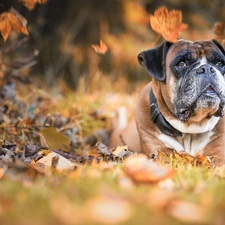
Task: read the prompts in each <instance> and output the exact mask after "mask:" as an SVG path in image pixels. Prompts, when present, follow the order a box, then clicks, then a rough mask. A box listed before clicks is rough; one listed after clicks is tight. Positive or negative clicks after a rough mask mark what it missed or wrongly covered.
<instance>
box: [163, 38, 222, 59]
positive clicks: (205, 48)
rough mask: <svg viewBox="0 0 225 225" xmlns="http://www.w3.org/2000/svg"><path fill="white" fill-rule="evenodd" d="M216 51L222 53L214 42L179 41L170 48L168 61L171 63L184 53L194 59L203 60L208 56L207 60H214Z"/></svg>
mask: <svg viewBox="0 0 225 225" xmlns="http://www.w3.org/2000/svg"><path fill="white" fill-rule="evenodd" d="M215 51H219V52H220V49H219V48H218V47H217V46H216V45H215V44H214V43H213V42H212V41H196V42H191V41H186V40H179V41H178V42H177V43H175V44H173V45H172V46H171V47H170V49H169V51H168V53H167V56H168V57H167V61H169V62H171V61H172V60H173V58H174V57H176V56H177V55H178V54H179V53H181V54H182V52H189V53H190V54H191V57H192V58H194V59H201V58H203V57H204V56H206V58H212V57H213V54H214V52H215ZM171 56H173V57H171Z"/></svg>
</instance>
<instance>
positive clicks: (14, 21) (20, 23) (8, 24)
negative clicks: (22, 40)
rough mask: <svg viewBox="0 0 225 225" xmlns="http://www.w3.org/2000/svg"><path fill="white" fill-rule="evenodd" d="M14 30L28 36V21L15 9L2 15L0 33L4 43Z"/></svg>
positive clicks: (0, 15) (0, 17) (0, 16)
mask: <svg viewBox="0 0 225 225" xmlns="http://www.w3.org/2000/svg"><path fill="white" fill-rule="evenodd" d="M24 24H25V25H24ZM12 29H14V30H15V31H16V32H18V33H23V34H25V35H28V30H27V27H26V19H25V18H24V17H23V16H22V15H20V14H19V13H18V12H17V11H16V10H15V9H13V8H12V9H11V12H5V13H2V14H0V33H1V35H2V37H3V39H4V41H6V40H7V39H8V36H9V34H10V32H11V30H12Z"/></svg>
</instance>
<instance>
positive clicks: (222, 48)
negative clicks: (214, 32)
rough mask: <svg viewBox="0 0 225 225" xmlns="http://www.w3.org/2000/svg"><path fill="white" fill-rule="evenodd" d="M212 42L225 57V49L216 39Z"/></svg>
mask: <svg viewBox="0 0 225 225" xmlns="http://www.w3.org/2000/svg"><path fill="white" fill-rule="evenodd" d="M212 42H213V43H214V44H215V45H216V46H217V47H218V48H219V49H220V51H221V52H222V53H223V54H224V55H225V49H224V47H223V46H222V45H221V44H220V43H219V42H218V41H217V40H215V39H213V40H212Z"/></svg>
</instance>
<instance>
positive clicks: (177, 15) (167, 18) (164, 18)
mask: <svg viewBox="0 0 225 225" xmlns="http://www.w3.org/2000/svg"><path fill="white" fill-rule="evenodd" d="M150 24H151V27H152V29H153V30H154V31H156V32H157V33H159V34H161V35H162V36H163V37H164V38H165V39H166V40H167V41H170V42H177V39H178V37H179V34H180V32H182V31H184V30H185V29H186V28H187V24H184V23H182V13H181V11H179V10H171V11H168V9H167V8H166V7H165V6H162V7H161V8H159V9H157V10H156V11H155V12H154V15H150Z"/></svg>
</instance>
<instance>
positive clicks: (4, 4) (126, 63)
mask: <svg viewBox="0 0 225 225" xmlns="http://www.w3.org/2000/svg"><path fill="white" fill-rule="evenodd" d="M163 5H165V6H166V7H167V8H168V9H169V10H171V9H177V10H181V11H182V14H183V23H186V24H188V28H187V30H185V31H184V32H183V33H182V34H181V38H184V39H190V40H192V41H194V40H198V39H212V38H214V37H215V35H214V33H213V27H214V24H215V23H216V22H217V21H224V15H225V1H224V0H213V1H205V0H193V1H192V0H187V1H185V0H139V1H137V0H136V1H135V0H113V1H112V0H49V1H48V2H47V3H46V4H43V5H40V4H37V5H36V7H35V9H34V10H32V11H29V10H27V8H25V7H24V6H23V4H21V3H20V2H18V1H17V0H0V13H2V12H4V11H7V10H8V9H9V8H10V7H11V6H13V7H14V8H15V9H16V10H17V11H18V12H19V13H20V14H22V15H23V16H24V17H25V18H26V19H27V20H28V30H29V33H30V36H29V41H27V42H26V44H25V47H24V48H23V50H22V51H21V50H20V49H18V50H17V51H18V52H19V53H18V54H25V52H26V51H25V49H26V50H27V51H31V49H37V50H38V51H39V55H38V57H37V62H36V64H35V65H34V66H33V67H32V69H31V70H32V76H38V77H41V79H42V80H44V81H45V82H46V84H48V85H54V84H55V82H56V81H57V80H58V79H63V80H64V81H65V82H66V83H67V84H68V86H69V87H71V88H72V89H76V87H77V85H78V83H79V80H80V78H81V77H84V78H85V80H86V86H87V90H88V86H89V85H90V83H91V81H92V80H93V78H94V77H95V75H96V73H99V72H100V73H103V74H105V75H107V76H109V77H110V79H112V82H113V81H115V80H117V79H118V77H121V76H123V77H125V78H126V79H128V80H129V82H131V83H133V82H134V83H136V82H139V81H142V80H145V79H146V80H147V79H150V77H149V75H148V74H147V73H146V72H145V71H144V70H143V69H142V68H141V67H140V66H139V65H138V63H137V60H136V56H137V54H138V53H139V52H140V51H142V50H144V49H147V48H150V47H154V46H155V45H157V44H159V43H160V42H161V41H162V40H163V39H162V37H161V36H160V35H159V34H157V33H156V32H154V31H153V30H152V29H151V27H150V22H149V14H153V13H154V11H155V10H156V9H157V8H159V7H161V6H163ZM15 35H17V37H16V38H24V36H23V35H18V34H15ZM15 35H14V36H13V35H11V36H10V39H9V40H8V41H7V43H6V44H8V43H10V41H13V39H15ZM100 39H101V40H103V42H104V43H105V44H106V45H107V47H108V51H107V53H106V54H105V55H101V54H97V53H96V52H95V51H94V50H93V48H92V47H91V45H92V44H95V45H97V44H99V42H100ZM4 45H5V44H4V41H3V39H2V38H1V39H0V47H3V46H4ZM29 73H30V74H31V72H29Z"/></svg>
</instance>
